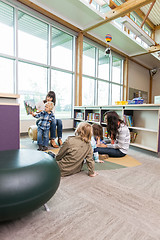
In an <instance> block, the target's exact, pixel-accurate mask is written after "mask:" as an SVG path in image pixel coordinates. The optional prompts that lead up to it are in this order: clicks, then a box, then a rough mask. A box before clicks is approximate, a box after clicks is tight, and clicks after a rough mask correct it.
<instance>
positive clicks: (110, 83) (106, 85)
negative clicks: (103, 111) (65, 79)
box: [82, 42, 123, 106]
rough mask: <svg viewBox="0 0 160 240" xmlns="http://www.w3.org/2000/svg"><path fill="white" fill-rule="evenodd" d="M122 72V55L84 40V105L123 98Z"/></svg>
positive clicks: (99, 103)
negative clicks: (109, 51)
mask: <svg viewBox="0 0 160 240" xmlns="http://www.w3.org/2000/svg"><path fill="white" fill-rule="evenodd" d="M122 72H123V60H122V59H121V58H120V57H118V56H115V54H114V53H112V52H111V54H107V55H106V54H105V48H104V49H102V47H95V46H92V45H91V44H89V43H86V42H84V43H83V80H82V105H87V106H94V105H99V106H104V105H108V104H109V105H111V104H115V101H120V100H122V90H121V89H122V86H123V81H122Z"/></svg>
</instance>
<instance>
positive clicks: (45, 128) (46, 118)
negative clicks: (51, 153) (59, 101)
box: [32, 102, 55, 151]
mask: <svg viewBox="0 0 160 240" xmlns="http://www.w3.org/2000/svg"><path fill="white" fill-rule="evenodd" d="M53 106H54V105H53V102H46V103H45V110H44V111H42V112H40V113H33V112H32V116H33V117H35V118H39V121H38V123H37V125H38V129H37V143H38V146H39V148H38V149H37V150H39V151H46V150H47V149H48V143H49V129H50V123H51V121H53V120H54V119H55V116H54V114H53V113H52V109H53Z"/></svg>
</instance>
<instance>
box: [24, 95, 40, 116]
mask: <svg viewBox="0 0 160 240" xmlns="http://www.w3.org/2000/svg"><path fill="white" fill-rule="evenodd" d="M24 106H25V109H26V112H27V115H29V114H31V113H32V112H36V111H37V109H36V104H35V101H34V99H30V100H25V101H24Z"/></svg>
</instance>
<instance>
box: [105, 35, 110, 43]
mask: <svg viewBox="0 0 160 240" xmlns="http://www.w3.org/2000/svg"><path fill="white" fill-rule="evenodd" d="M105 39H106V42H111V41H112V36H111V35H110V34H106V36H105Z"/></svg>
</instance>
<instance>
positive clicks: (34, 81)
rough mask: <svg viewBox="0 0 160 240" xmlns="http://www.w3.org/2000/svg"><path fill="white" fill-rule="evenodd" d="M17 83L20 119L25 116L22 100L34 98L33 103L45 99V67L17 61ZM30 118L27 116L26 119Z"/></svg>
mask: <svg viewBox="0 0 160 240" xmlns="http://www.w3.org/2000/svg"><path fill="white" fill-rule="evenodd" d="M18 67H19V76H18V79H19V84H18V93H19V94H20V96H21V97H20V109H21V119H22V120H23V119H25V118H26V112H25V109H24V100H32V99H33V100H34V101H35V103H36V102H39V101H41V100H44V99H45V95H46V92H47V69H46V68H43V67H39V66H35V65H32V64H27V63H22V62H19V65H18ZM29 117H30V118H32V116H28V118H27V119H29Z"/></svg>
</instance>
